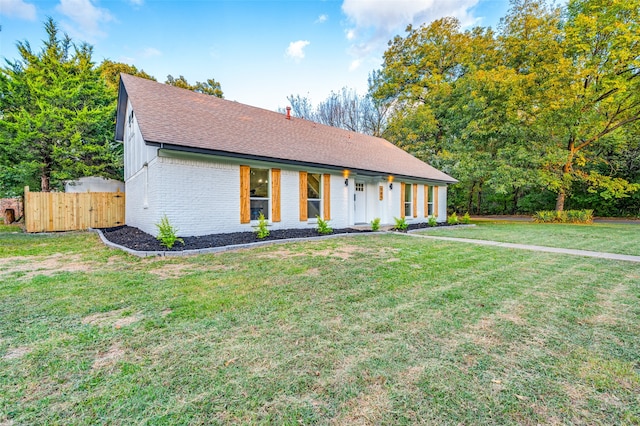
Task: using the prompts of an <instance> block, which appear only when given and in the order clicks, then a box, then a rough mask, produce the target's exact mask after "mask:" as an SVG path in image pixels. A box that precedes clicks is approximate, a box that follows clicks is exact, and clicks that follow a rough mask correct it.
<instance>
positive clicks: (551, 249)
mask: <svg viewBox="0 0 640 426" xmlns="http://www.w3.org/2000/svg"><path fill="white" fill-rule="evenodd" d="M407 235H409V236H411V237H417V238H429V239H431V240H441V241H453V242H457V243H468V244H479V245H483V246H496V247H506V248H513V249H519V250H531V251H542V252H547V253H560V254H570V255H573V256H586V257H597V258H600V259H610V260H623V261H626V262H637V263H640V256H632V255H628V254H615V253H602V252H599V251H589V250H575V249H567V248H558V247H546V246H532V245H529V244H514V243H501V242H499V241H487V240H474V239H471V238H453V237H438V236H434V235H424V234H413V233H408V234H407Z"/></svg>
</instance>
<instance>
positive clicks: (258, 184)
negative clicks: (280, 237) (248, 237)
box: [249, 167, 269, 220]
mask: <svg viewBox="0 0 640 426" xmlns="http://www.w3.org/2000/svg"><path fill="white" fill-rule="evenodd" d="M249 200H250V202H249V206H250V212H251V220H258V218H259V217H260V213H262V214H263V215H264V217H265V219H269V169H255V168H253V167H252V168H251V169H250V172H249Z"/></svg>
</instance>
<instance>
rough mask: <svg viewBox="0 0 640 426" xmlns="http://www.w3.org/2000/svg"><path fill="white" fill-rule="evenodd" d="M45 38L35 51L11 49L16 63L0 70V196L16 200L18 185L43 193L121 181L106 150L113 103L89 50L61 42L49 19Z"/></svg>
mask: <svg viewBox="0 0 640 426" xmlns="http://www.w3.org/2000/svg"><path fill="white" fill-rule="evenodd" d="M45 30H46V33H47V36H48V37H47V39H46V40H45V41H44V46H43V48H42V50H41V51H39V52H35V51H34V50H33V49H32V48H31V46H30V44H29V43H28V42H27V41H24V42H18V43H17V46H18V51H19V53H20V56H21V58H20V60H16V61H13V62H11V61H7V65H6V66H5V67H3V68H1V69H0V76H1V78H0V84H1V87H0V89H1V93H2V96H1V97H0V112H1V114H2V119H1V120H0V132H1V134H2V137H3V141H2V149H1V150H0V167H1V171H0V179H2V180H1V181H0V184H1V185H2V188H1V191H2V192H3V193H5V194H11V193H14V194H15V193H20V192H21V185H22V184H23V183H28V184H32V185H33V186H34V187H36V188H39V189H40V190H42V191H50V190H51V189H53V188H56V187H59V186H60V185H61V184H62V182H63V181H64V180H67V179H75V178H78V177H82V176H89V175H100V176H105V177H115V178H118V177H120V176H121V173H122V158H121V155H120V153H121V151H119V150H118V149H117V147H116V146H114V143H113V140H114V137H113V118H114V115H115V98H114V97H113V96H112V95H111V94H110V92H109V90H108V88H107V85H106V83H105V81H104V79H103V78H102V77H101V76H100V73H99V72H98V71H97V70H96V69H95V67H94V63H93V62H92V48H91V46H89V45H88V44H85V43H82V44H80V45H75V44H73V42H72V40H71V39H70V38H69V37H68V36H67V35H64V36H60V33H59V30H58V27H57V25H56V24H55V22H54V21H53V20H52V19H48V20H47V21H46V23H45ZM7 176H14V177H16V178H14V179H6V178H7Z"/></svg>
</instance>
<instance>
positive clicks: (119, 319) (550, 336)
mask: <svg viewBox="0 0 640 426" xmlns="http://www.w3.org/2000/svg"><path fill="white" fill-rule="evenodd" d="M497 229H498V231H499V229H500V228H497ZM581 229H584V233H585V234H588V233H589V232H590V230H591V229H592V228H588V227H583V228H581ZM460 231H461V230H460ZM456 232H458V231H456ZM483 232H484V231H483ZM610 234H611V235H612V238H614V239H615V238H619V237H617V236H616V235H622V233H620V234H616V233H615V232H611V233H610ZM458 235H460V234H458ZM584 237H585V238H587V237H586V235H585V236H584ZM625 238H626V237H625ZM619 239H620V241H619V242H620V243H622V242H624V239H623V238H622V237H620V238H619ZM639 302H640V265H639V264H633V263H625V262H617V261H607V260H602V259H593V258H581V257H573V256H559V255H553V254H549V253H535V252H528V251H516V250H509V249H504V248H499V247H484V246H476V245H464V244H460V243H448V242H441V241H432V240H425V239H421V238H411V237H408V236H405V235H393V234H388V235H376V236H373V235H365V236H355V237H344V238H333V239H327V240H321V241H313V242H305V243H288V244H281V245H274V246H268V247H262V248H257V249H251V250H244V251H238V252H232V253H223V254H218V255H201V256H191V257H183V258H145V259H140V258H136V257H132V256H129V255H126V254H123V253H121V252H119V251H115V250H109V249H106V248H105V247H103V246H102V245H101V244H100V243H99V241H98V239H97V237H96V236H95V235H94V234H89V233H82V232H80V233H67V234H54V235H25V234H9V233H0V317H1V318H2V321H0V425H3V426H4V425H5V424H7V425H9V424H15V425H18V424H92V425H93V424H104V423H108V424H153V425H158V424H228V423H273V424H297V423H301V424H329V423H336V424H415V423H429V424H443V423H447V424H489V423H490V424H532V425H533V424H540V423H542V424H549V423H580V424H597V423H601V424H616V423H617V424H634V423H635V424H637V423H638V422H640V400H639V397H638V395H639V394H640V375H639V369H640V365H639V364H638V359H640V303H639Z"/></svg>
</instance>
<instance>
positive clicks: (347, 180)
mask: <svg viewBox="0 0 640 426" xmlns="http://www.w3.org/2000/svg"><path fill="white" fill-rule="evenodd" d="M342 176H344V186H349V170H344V171H343V172H342Z"/></svg>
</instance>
